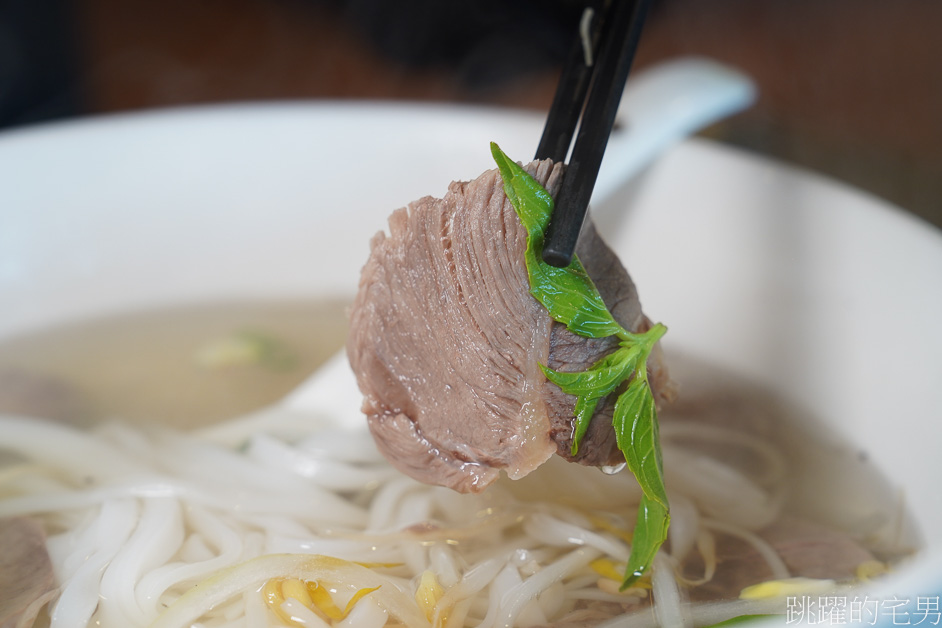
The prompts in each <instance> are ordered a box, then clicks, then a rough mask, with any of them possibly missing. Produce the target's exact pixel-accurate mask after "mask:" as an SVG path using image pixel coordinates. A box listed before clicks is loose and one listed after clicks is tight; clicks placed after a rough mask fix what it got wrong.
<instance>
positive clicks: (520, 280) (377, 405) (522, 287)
mask: <svg viewBox="0 0 942 628" xmlns="http://www.w3.org/2000/svg"><path fill="white" fill-rule="evenodd" d="M526 169H527V171H528V172H529V173H530V174H532V175H533V176H534V177H535V178H536V179H537V180H538V181H539V182H540V183H541V184H543V186H544V187H546V188H547V189H548V190H549V191H550V193H551V194H552V193H555V191H556V189H557V187H558V183H559V179H560V176H561V174H562V166H561V165H559V164H555V165H554V164H553V163H551V162H549V161H542V162H534V163H532V164H529V165H528V166H526ZM525 248H526V232H525V231H524V229H523V226H522V225H521V224H520V221H519V219H518V218H517V215H516V212H515V211H514V209H513V207H512V206H511V205H510V202H509V201H508V200H507V198H506V196H505V195H504V192H503V185H502V181H501V178H500V175H499V174H498V173H497V171H496V170H492V171H488V172H485V173H484V174H482V175H481V176H480V177H478V178H477V179H475V180H474V181H471V182H462V183H452V184H451V186H450V187H449V189H448V193H447V194H446V195H445V197H444V198H443V199H437V198H432V197H425V198H422V199H420V200H418V201H416V202H414V203H412V204H411V205H409V206H408V207H407V208H402V209H399V210H397V211H396V212H394V213H393V215H392V216H391V217H390V219H389V234H388V235H386V234H384V233H379V234H377V235H376V237H375V238H374V239H373V241H372V242H371V252H370V257H369V260H368V261H367V263H366V265H365V266H364V268H363V271H362V275H361V278H360V286H359V293H358V295H357V297H356V299H355V301H354V304H353V308H352V310H351V319H350V336H349V340H348V343H347V353H348V356H349V359H350V363H351V366H352V367H353V370H354V373H355V374H356V377H357V380H358V382H359V386H360V390H361V391H362V392H363V394H364V396H365V399H364V403H363V411H364V413H365V414H366V415H367V418H368V422H369V426H370V430H371V431H372V433H373V436H374V438H375V440H376V442H377V444H378V446H379V448H380V450H381V451H382V452H383V454H384V455H385V456H386V457H387V458H388V459H389V460H390V462H391V463H392V464H393V465H394V466H396V467H397V468H398V469H400V470H401V471H403V472H405V473H407V474H408V475H410V476H412V477H414V478H417V479H419V480H421V481H423V482H426V483H429V484H440V485H443V486H448V487H451V488H454V489H455V490H458V491H462V492H478V491H481V490H483V489H484V488H485V487H486V486H487V485H489V484H490V483H492V482H493V481H494V480H496V479H497V477H498V474H499V472H500V470H501V469H504V470H505V471H506V472H507V473H508V475H509V476H510V477H512V478H519V477H522V476H524V475H526V474H527V473H529V472H530V471H532V470H533V469H535V468H536V467H538V466H539V465H540V464H542V463H543V462H544V461H546V460H547V459H548V458H549V457H550V456H552V455H553V454H554V453H559V454H560V455H562V456H564V457H567V458H568V457H569V450H570V445H571V438H572V423H573V406H574V403H575V398H574V397H572V396H570V395H566V394H564V393H562V392H561V391H560V390H559V388H557V387H556V386H555V385H554V384H551V383H550V382H548V381H546V379H545V378H544V376H543V374H542V372H541V371H540V366H539V365H540V364H548V365H549V366H550V367H552V368H554V369H557V370H582V369H585V368H586V367H588V366H590V365H591V364H592V363H594V362H595V361H597V360H598V359H600V358H601V357H602V356H604V355H605V354H607V353H609V352H611V351H612V350H614V348H615V347H616V343H615V340H614V339H611V338H609V339H598V340H593V339H587V338H583V337H581V336H576V335H574V334H572V333H571V332H569V331H568V330H567V329H566V328H565V327H564V326H562V325H560V324H558V323H555V322H554V321H553V320H552V319H550V317H549V315H548V314H547V312H546V310H545V309H544V308H543V306H542V305H540V304H539V303H538V302H537V301H536V300H535V299H534V298H533V297H532V296H530V294H529V292H528V290H529V280H528V277H527V271H526V266H525V264H524V250H525ZM577 254H578V255H579V256H580V259H581V260H582V263H583V264H584V266H585V267H586V270H587V271H588V272H589V275H590V276H591V277H592V278H593V280H594V281H595V282H596V285H597V286H598V288H599V291H600V293H601V294H602V297H603V299H604V300H605V303H606V305H608V307H609V309H611V310H612V313H613V314H614V316H615V318H616V319H617V320H618V321H619V322H620V323H621V324H622V325H623V326H625V327H626V328H627V329H631V330H636V331H637V330H642V329H645V328H646V326H647V325H648V321H647V319H646V318H645V317H644V315H643V314H642V312H641V306H640V304H639V302H638V295H637V292H636V290H635V287H634V285H633V283H632V282H631V279H630V278H629V276H628V273H627V272H626V271H625V269H624V268H623V267H622V265H621V264H620V262H619V261H618V259H617V257H616V256H615V254H614V253H613V252H612V251H611V250H610V249H609V248H608V247H607V246H606V245H605V244H604V242H602V240H601V239H600V238H599V236H598V234H597V233H596V231H595V229H594V227H593V226H592V225H591V223H589V222H587V225H586V228H585V230H584V233H583V234H582V237H581V238H580V245H579V249H578V250H577ZM651 362H653V363H654V364H653V365H652V370H653V371H654V372H653V374H652V375H653V382H654V386H655V388H657V385H658V382H659V380H662V379H663V372H662V370H661V369H660V368H659V365H658V360H657V359H656V356H654V357H653V358H652V360H651V361H649V364H650V363H651ZM611 413H612V408H611V405H610V404H605V403H603V404H600V407H599V409H598V410H597V412H596V415H595V417H594V418H593V421H592V424H591V426H590V428H589V432H588V434H587V436H586V438H585V440H584V441H583V444H582V446H581V447H580V452H579V454H578V456H577V457H576V461H578V462H581V463H583V464H589V465H602V464H611V463H615V462H619V461H621V460H622V458H621V454H620V452H619V451H618V450H617V448H616V446H615V435H614V430H613V429H612V426H611Z"/></svg>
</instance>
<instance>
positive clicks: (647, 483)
mask: <svg viewBox="0 0 942 628" xmlns="http://www.w3.org/2000/svg"><path fill="white" fill-rule="evenodd" d="M491 153H492V154H493V155H494V161H495V162H497V167H498V168H499V170H500V174H501V177H502V178H503V182H504V192H505V193H506V195H507V198H508V199H509V200H510V203H511V204H512V205H513V207H514V209H515V210H516V212H517V216H518V217H519V218H520V221H521V223H522V224H523V226H524V228H525V229H526V231H527V249H526V252H525V262H526V266H527V274H528V275H529V279H530V294H532V295H533V296H534V298H536V299H537V300H538V301H539V302H540V303H541V304H542V305H543V307H545V308H546V310H547V312H548V313H549V315H550V316H551V317H552V318H553V320H555V321H558V322H560V323H562V324H564V325H566V326H567V327H568V328H569V330H570V331H572V332H573V333H576V334H579V335H581V336H586V337H590V338H605V337H608V336H617V337H618V338H619V340H620V341H621V342H620V345H621V346H620V347H619V348H618V349H617V350H616V351H614V352H613V353H611V354H610V355H608V356H606V357H605V358H602V359H601V360H599V361H598V362H596V363H595V364H593V365H592V367H590V368H589V369H588V370H587V371H585V372H584V373H562V372H558V371H554V370H552V369H549V368H547V367H541V368H542V369H543V373H544V374H545V375H546V378H547V379H548V380H550V381H551V382H553V383H555V384H556V385H557V386H559V387H560V389H561V390H563V392H566V393H567V394H572V395H575V396H576V404H575V411H574V414H575V416H574V426H573V443H572V455H575V454H576V452H577V451H578V447H579V443H580V442H581V440H582V438H583V437H584V436H585V433H586V431H587V430H588V428H589V423H590V422H591V420H592V415H593V414H594V412H595V410H596V407H597V406H598V402H599V400H600V399H601V398H603V397H605V396H606V395H609V394H611V393H612V392H613V391H614V390H615V389H616V388H617V387H618V386H620V385H621V383H622V382H624V381H626V380H628V379H629V378H631V379H630V381H629V383H628V387H627V389H626V390H625V391H624V392H623V393H622V394H621V395H619V397H618V400H617V401H616V402H615V410H614V416H613V420H612V423H613V426H614V428H615V436H616V439H617V443H618V448H619V449H620V450H621V451H622V453H623V454H624V456H625V460H626V461H627V463H628V467H629V468H630V469H631V472H632V473H634V475H635V478H636V479H637V480H638V484H640V485H641V489H642V491H643V492H644V494H643V496H642V499H641V507H640V509H639V511H638V522H637V524H636V526H635V534H634V540H633V542H632V551H631V557H630V559H629V563H628V572H627V573H626V576H625V582H624V584H623V585H622V587H623V588H625V587H627V586H629V585H630V584H631V583H632V582H634V581H635V580H636V579H637V578H638V577H639V575H640V574H643V573H644V572H645V571H646V570H647V569H648V568H649V567H650V565H651V562H652V561H653V560H654V556H655V554H656V553H657V551H658V548H660V546H661V544H662V543H663V542H664V540H665V539H666V538H667V526H668V524H669V522H670V516H669V512H668V504H667V491H666V490H665V488H664V472H663V463H662V461H661V448H660V443H659V440H658V438H659V437H658V427H657V412H656V408H655V405H654V396H653V394H652V393H651V389H650V386H649V384H648V380H647V359H648V356H649V355H650V353H651V350H652V349H653V347H654V344H655V343H656V342H657V341H658V340H659V339H660V338H661V336H663V335H664V333H665V332H666V331H667V328H666V327H664V326H663V325H661V324H657V325H654V326H653V327H652V328H651V329H649V330H648V331H646V332H644V333H640V334H639V333H633V332H629V331H627V330H626V329H624V328H623V327H622V326H621V325H619V324H618V323H617V322H616V321H615V319H614V318H613V317H612V315H611V312H609V311H608V308H607V307H606V306H605V303H604V302H603V301H602V297H601V296H600V295H599V292H598V290H597V289H596V287H595V284H594V283H593V282H592V280H591V278H590V277H589V276H588V274H587V273H586V271H585V268H584V267H583V266H582V263H581V262H580V261H579V260H578V258H575V257H574V258H573V261H572V263H571V264H570V265H569V266H567V267H566V268H556V267H554V266H550V265H549V264H546V263H545V262H543V259H542V252H543V233H544V231H545V230H546V227H547V225H548V224H549V220H550V216H551V215H552V213H553V198H552V197H551V196H550V195H549V194H548V193H547V192H546V190H545V189H544V188H543V186H541V185H540V184H539V182H538V181H536V180H535V179H534V178H533V177H531V176H530V175H529V174H527V173H526V171H524V170H523V168H522V167H520V165H518V164H517V163H516V162H514V161H512V160H511V159H510V158H509V157H507V155H505V154H504V153H503V151H501V150H500V148H499V147H498V146H497V144H494V143H491ZM632 374H634V376H633V377H632Z"/></svg>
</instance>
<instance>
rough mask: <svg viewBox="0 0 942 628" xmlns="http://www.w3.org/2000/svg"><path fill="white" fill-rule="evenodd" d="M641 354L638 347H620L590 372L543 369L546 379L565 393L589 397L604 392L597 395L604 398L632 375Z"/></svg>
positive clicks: (596, 364) (592, 367)
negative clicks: (588, 395)
mask: <svg viewBox="0 0 942 628" xmlns="http://www.w3.org/2000/svg"><path fill="white" fill-rule="evenodd" d="M640 353H641V352H640V350H639V349H638V348H636V347H619V348H618V350H617V351H614V352H613V353H609V354H608V355H607V356H605V357H603V358H602V359H601V360H599V361H597V362H596V363H595V364H593V365H592V366H591V367H589V369H588V370H586V371H580V372H576V373H568V372H563V371H554V370H553V369H551V368H548V367H545V366H544V367H541V368H542V369H543V374H544V375H546V379H548V380H549V381H551V382H553V383H554V384H556V385H557V386H559V387H560V389H561V390H562V391H563V392H564V393H567V394H570V395H587V394H592V393H596V392H600V391H604V392H601V394H597V395H595V396H597V397H603V396H605V395H607V394H609V393H611V392H612V391H613V390H615V388H616V387H617V386H618V385H619V384H620V383H622V382H623V381H625V380H626V379H627V378H628V376H629V375H631V372H632V371H634V369H635V363H636V362H637V361H638V356H639V355H640Z"/></svg>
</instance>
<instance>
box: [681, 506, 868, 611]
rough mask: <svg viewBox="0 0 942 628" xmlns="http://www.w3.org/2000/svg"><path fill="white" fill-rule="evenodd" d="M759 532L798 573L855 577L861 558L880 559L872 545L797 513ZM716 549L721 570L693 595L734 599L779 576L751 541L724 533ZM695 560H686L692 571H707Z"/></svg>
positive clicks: (795, 574) (793, 573)
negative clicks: (751, 588) (750, 586)
mask: <svg viewBox="0 0 942 628" xmlns="http://www.w3.org/2000/svg"><path fill="white" fill-rule="evenodd" d="M759 536H760V537H761V538H763V539H764V540H765V541H766V542H768V544H769V545H770V546H771V547H772V549H774V550H775V552H776V553H777V554H778V555H779V557H781V559H782V561H783V562H784V563H785V566H786V567H787V568H788V571H789V574H790V575H791V576H793V577H802V578H823V579H829V580H836V581H838V582H844V581H851V580H853V579H854V578H855V576H856V573H857V567H858V566H860V564H861V563H864V562H867V561H872V560H875V559H874V556H873V554H872V553H870V551H869V550H867V549H866V548H865V547H864V546H863V545H861V544H860V543H858V542H857V541H855V540H854V539H853V538H852V537H851V536H850V535H848V534H847V533H844V532H841V531H838V530H833V529H831V528H828V527H825V526H822V525H819V524H817V523H813V522H811V521H807V520H804V519H798V518H795V517H784V518H782V519H780V520H778V521H777V522H776V523H773V524H772V525H770V526H769V527H767V528H765V529H764V530H762V531H761V532H759ZM716 554H717V561H718V564H717V568H716V575H715V576H714V577H713V579H712V580H711V581H710V582H708V583H706V584H704V585H702V586H700V587H698V588H696V589H693V590H692V592H691V597H692V598H693V599H697V600H714V599H722V598H734V597H737V596H738V595H739V593H740V591H742V590H743V589H744V588H745V587H747V586H749V585H752V584H757V583H759V582H763V581H765V580H769V579H771V578H773V575H772V571H771V569H770V568H769V567H768V564H767V563H766V561H765V559H764V558H763V557H762V556H761V555H760V554H759V552H758V551H757V550H756V549H755V548H754V547H752V546H751V545H749V544H748V543H746V542H745V541H742V540H739V539H734V538H732V537H720V538H719V539H718V540H717V550H716ZM689 562H690V563H691V564H689V565H685V569H686V570H687V572H688V575H690V574H694V573H702V570H703V565H702V563H699V559H696V558H694V560H691V561H689Z"/></svg>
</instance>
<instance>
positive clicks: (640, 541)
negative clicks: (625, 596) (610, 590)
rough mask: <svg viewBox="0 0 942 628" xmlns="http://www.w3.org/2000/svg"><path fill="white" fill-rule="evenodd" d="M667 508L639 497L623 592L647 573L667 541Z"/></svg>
mask: <svg viewBox="0 0 942 628" xmlns="http://www.w3.org/2000/svg"><path fill="white" fill-rule="evenodd" d="M670 520H671V517H670V514H668V512H667V508H666V507H665V506H664V505H662V504H659V503H658V502H657V501H655V500H653V499H650V498H648V496H647V495H642V496H641V503H640V504H639V506H638V520H637V522H636V523H635V531H634V534H633V535H632V537H631V555H630V556H629V557H628V565H627V567H625V580H624V581H623V582H622V584H621V590H622V591H624V590H625V589H627V588H628V587H630V586H631V585H632V584H634V583H635V581H636V580H637V579H638V578H640V577H641V576H643V575H644V574H645V572H647V570H648V568H649V567H650V566H651V563H652V562H654V555H655V554H657V550H658V548H660V547H661V545H663V544H664V541H666V540H667V527H668V526H669V525H670Z"/></svg>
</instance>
